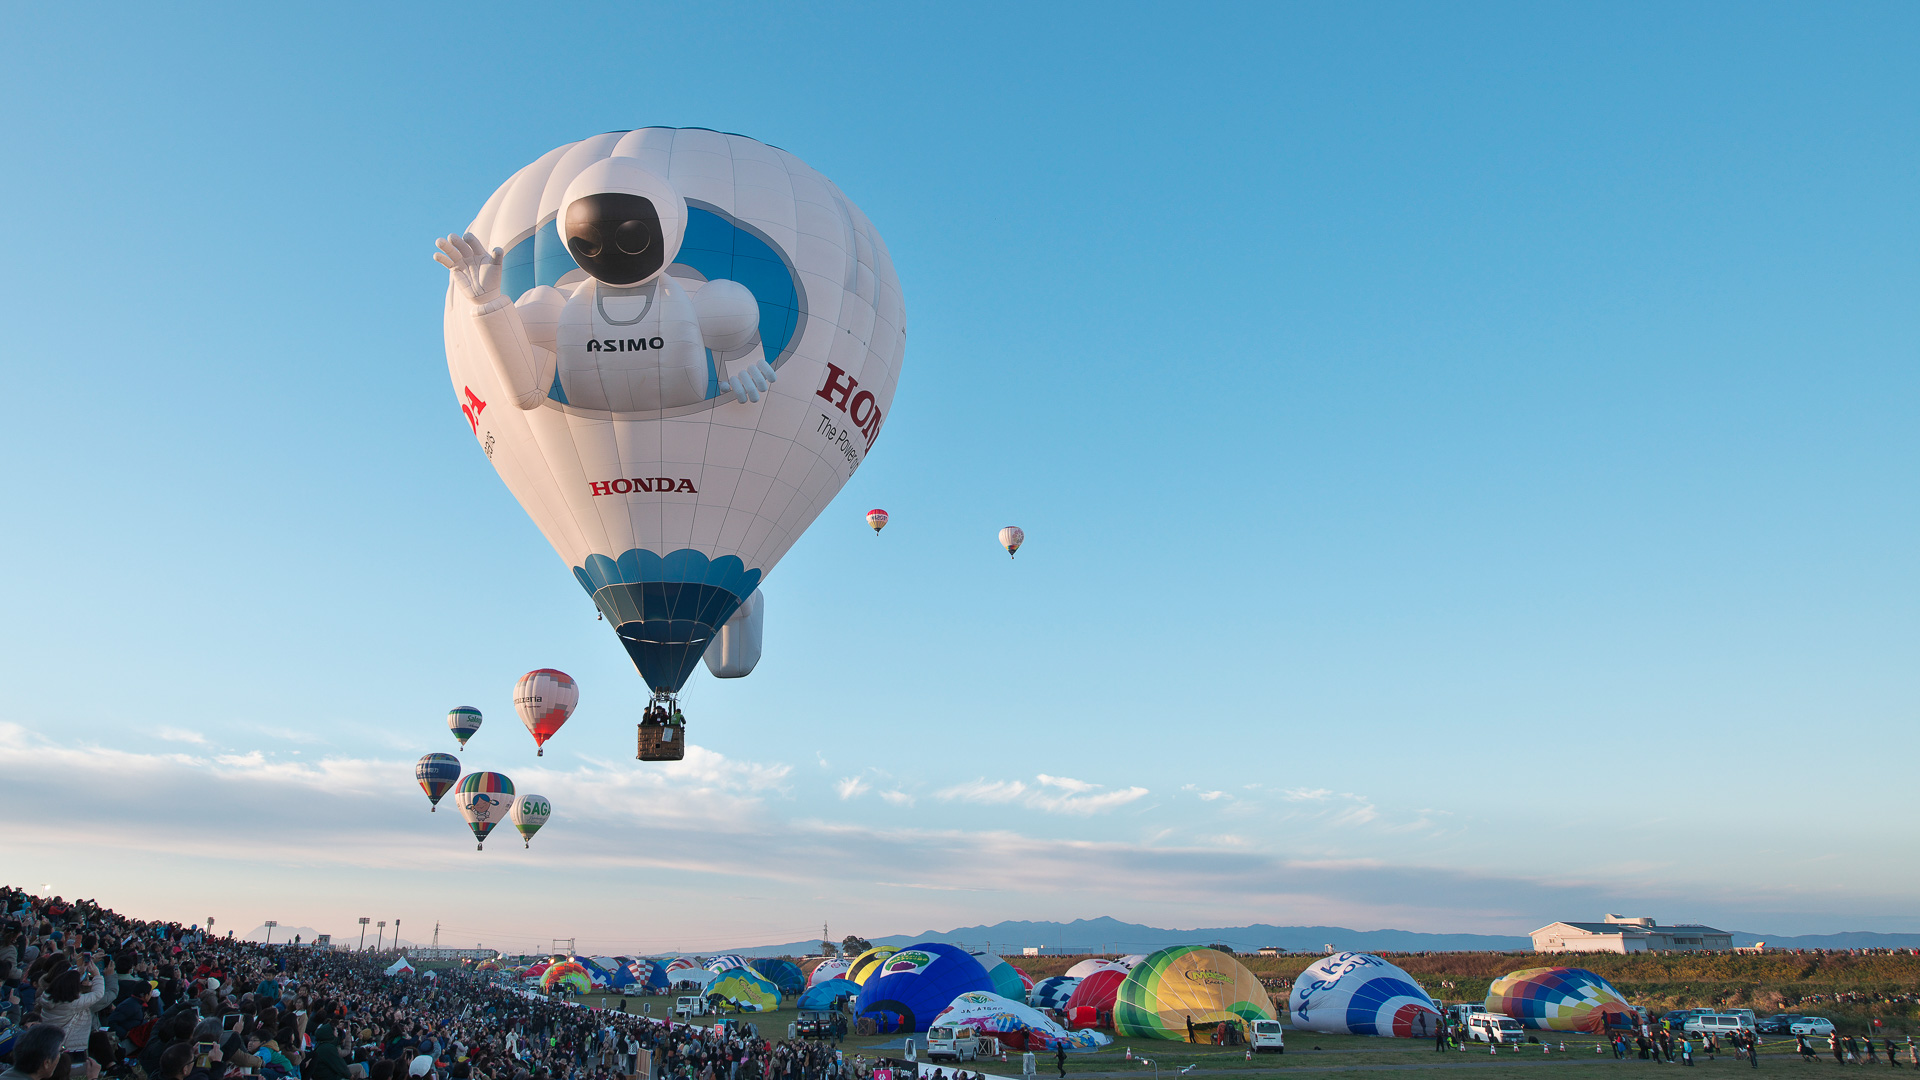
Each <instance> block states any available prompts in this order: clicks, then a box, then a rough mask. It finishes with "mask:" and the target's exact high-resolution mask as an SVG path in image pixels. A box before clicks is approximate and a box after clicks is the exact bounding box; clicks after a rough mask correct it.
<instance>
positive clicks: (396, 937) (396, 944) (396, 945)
mask: <svg viewBox="0 0 1920 1080" xmlns="http://www.w3.org/2000/svg"><path fill="white" fill-rule="evenodd" d="M393 951H394V952H399V951H400V920H399V919H395V920H393Z"/></svg>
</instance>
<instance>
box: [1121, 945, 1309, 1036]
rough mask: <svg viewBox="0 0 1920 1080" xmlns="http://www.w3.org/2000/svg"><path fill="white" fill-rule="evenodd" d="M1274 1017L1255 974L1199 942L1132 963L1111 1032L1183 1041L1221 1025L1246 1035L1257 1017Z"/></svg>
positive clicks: (1267, 1018)
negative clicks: (1236, 1029)
mask: <svg viewBox="0 0 1920 1080" xmlns="http://www.w3.org/2000/svg"><path fill="white" fill-rule="evenodd" d="M1275 1019H1278V1017H1277V1016H1276V1015H1275V1013H1274V1010H1273V1000H1272V999H1271V998H1269V997H1268V996H1267V990H1266V987H1264V986H1261V985H1260V980H1259V979H1258V978H1256V977H1255V976H1254V974H1253V972H1251V971H1248V970H1247V969H1246V967H1245V965H1243V964H1241V963H1240V961H1238V960H1235V959H1234V958H1233V957H1231V956H1229V955H1227V954H1226V953H1223V952H1221V951H1220V950H1219V949H1208V948H1203V947H1200V946H1197V945H1179V946H1175V947H1173V948H1170V949H1161V950H1160V951H1159V952H1157V953H1153V954H1152V955H1150V956H1148V957H1147V958H1146V959H1145V960H1142V961H1141V962H1140V963H1139V964H1137V965H1135V967H1134V969H1133V972H1132V973H1131V974H1129V975H1128V976H1127V980H1126V981H1125V982H1123V983H1121V984H1120V993H1119V994H1118V996H1117V997H1116V999H1115V1001H1114V1006H1113V1030H1114V1034H1116V1035H1130V1036H1133V1037H1135V1038H1143V1039H1178V1040H1180V1041H1183V1042H1184V1041H1186V1040H1187V1039H1188V1038H1189V1036H1190V1035H1198V1034H1200V1033H1202V1032H1210V1031H1211V1030H1212V1029H1214V1028H1216V1027H1217V1026H1218V1025H1220V1024H1229V1025H1232V1026H1234V1027H1237V1028H1239V1029H1240V1032H1241V1034H1242V1035H1243V1036H1244V1035H1246V1034H1247V1033H1248V1032H1250V1031H1251V1030H1252V1024H1253V1022H1254V1021H1255V1020H1275Z"/></svg>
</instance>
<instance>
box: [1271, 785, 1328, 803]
mask: <svg viewBox="0 0 1920 1080" xmlns="http://www.w3.org/2000/svg"><path fill="white" fill-rule="evenodd" d="M1280 797H1281V798H1283V799H1285V800H1287V801H1288V802H1325V801H1327V800H1328V799H1331V798H1333V791H1332V790H1331V789H1329V788H1288V789H1286V790H1285V791H1282V792H1281V793H1280Z"/></svg>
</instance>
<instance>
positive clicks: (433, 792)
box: [413, 754, 460, 813]
mask: <svg viewBox="0 0 1920 1080" xmlns="http://www.w3.org/2000/svg"><path fill="white" fill-rule="evenodd" d="M413 778H414V779H415V780H418V781H420V790H421V791H424V792H426V793H427V802H428V803H429V804H431V805H430V806H429V808H428V812H430V813H431V812H432V811H434V810H438V809H440V798H441V796H443V795H445V794H446V793H447V792H448V791H451V790H452V789H453V785H454V784H455V783H457V782H459V780H460V759H459V758H457V757H454V756H453V755H452V754H428V755H427V756H426V757H423V758H421V759H420V760H419V761H418V762H416V763H415V764H414V766H413Z"/></svg>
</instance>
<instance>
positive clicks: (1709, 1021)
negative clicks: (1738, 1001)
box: [1683, 1013, 1753, 1035]
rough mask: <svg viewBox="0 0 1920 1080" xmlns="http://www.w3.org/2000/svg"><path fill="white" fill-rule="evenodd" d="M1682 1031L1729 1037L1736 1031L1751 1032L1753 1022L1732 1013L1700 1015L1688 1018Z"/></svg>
mask: <svg viewBox="0 0 1920 1080" xmlns="http://www.w3.org/2000/svg"><path fill="white" fill-rule="evenodd" d="M1683 1030H1685V1031H1688V1032H1691V1033H1693V1034H1695V1035H1731V1034H1733V1033H1734V1032H1736V1031H1752V1030H1753V1021H1751V1020H1749V1019H1747V1018H1746V1017H1744V1016H1736V1015H1734V1014H1733V1013H1701V1014H1700V1015H1698V1016H1690V1017H1688V1018H1687V1023H1686V1027H1685V1028H1684V1029H1683Z"/></svg>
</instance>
